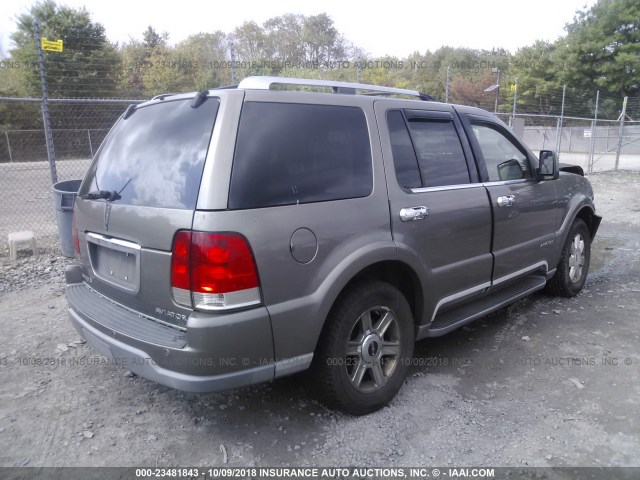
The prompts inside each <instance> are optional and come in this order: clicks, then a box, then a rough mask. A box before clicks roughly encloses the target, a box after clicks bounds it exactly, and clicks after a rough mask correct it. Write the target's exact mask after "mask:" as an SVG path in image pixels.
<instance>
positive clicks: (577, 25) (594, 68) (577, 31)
mask: <svg viewBox="0 0 640 480" xmlns="http://www.w3.org/2000/svg"><path fill="white" fill-rule="evenodd" d="M565 28H566V31H567V36H566V37H565V38H564V39H561V40H560V41H559V46H558V48H559V49H560V50H561V58H562V60H563V62H564V67H565V68H563V69H561V70H560V71H559V77H560V79H561V81H562V82H564V83H566V84H567V85H571V86H573V87H576V88H580V89H583V90H590V91H594V92H595V90H597V89H603V90H606V91H607V92H609V93H616V94H618V95H620V96H637V95H639V94H640V2H638V0H599V1H598V3H596V4H595V5H594V6H593V7H591V8H590V9H589V10H586V11H578V12H577V13H576V16H575V18H574V20H573V22H572V23H570V24H568V25H567V26H566V27H565Z"/></svg>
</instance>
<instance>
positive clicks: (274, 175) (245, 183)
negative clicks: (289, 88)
mask: <svg viewBox="0 0 640 480" xmlns="http://www.w3.org/2000/svg"><path fill="white" fill-rule="evenodd" d="M372 189H373V171H372V166H371V147H370V144H369V133H368V130H367V122H366V119H365V116H364V112H363V111H362V110H361V109H360V108H357V107H338V106H331V105H301V104H288V103H260V102H246V103H245V104H244V107H243V109H242V116H241V118H240V126H239V129H238V140H237V143H236V152H235V157H234V161H233V171H232V175H231V185H230V190H229V208H231V209H244V208H260V207H270V206H275V205H294V204H298V203H310V202H322V201H328V200H338V199H345V198H356V197H366V196H368V195H369V194H370V193H371V191H372Z"/></svg>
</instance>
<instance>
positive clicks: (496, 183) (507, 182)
mask: <svg viewBox="0 0 640 480" xmlns="http://www.w3.org/2000/svg"><path fill="white" fill-rule="evenodd" d="M532 180H535V178H518V179H516V180H495V181H493V182H483V183H482V185H484V186H485V187H495V186H500V185H512V184H520V183H527V182H531V181H532Z"/></svg>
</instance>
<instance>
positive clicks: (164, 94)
mask: <svg viewBox="0 0 640 480" xmlns="http://www.w3.org/2000/svg"><path fill="white" fill-rule="evenodd" d="M173 95H178V94H177V93H161V94H160V95H156V96H155V97H152V98H151V100H164V99H165V98H167V97H171V96H173Z"/></svg>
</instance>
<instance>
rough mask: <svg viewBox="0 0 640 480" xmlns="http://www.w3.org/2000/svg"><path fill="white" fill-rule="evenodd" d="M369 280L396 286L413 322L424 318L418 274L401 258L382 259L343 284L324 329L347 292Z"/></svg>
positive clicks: (325, 320) (415, 322) (326, 318)
mask: <svg viewBox="0 0 640 480" xmlns="http://www.w3.org/2000/svg"><path fill="white" fill-rule="evenodd" d="M367 280H380V281H383V282H386V283H389V284H390V285H393V286H394V287H396V288H397V289H398V290H399V291H400V293H401V294H402V295H403V296H404V297H405V299H406V300H407V303H408V304H409V308H410V309H411V314H412V316H413V323H414V324H417V323H418V320H419V319H421V318H422V316H423V314H424V298H423V290H422V283H421V281H420V278H419V277H418V274H417V273H416V272H415V270H414V269H413V268H411V266H409V265H407V264H406V263H404V262H401V261H399V260H382V261H379V262H376V263H373V264H371V265H368V266H366V267H364V268H362V269H361V270H360V271H358V272H357V273H356V274H355V275H353V276H352V277H351V278H350V279H349V280H348V281H347V282H346V283H345V284H344V285H343V286H342V288H341V289H340V292H339V293H338V295H337V296H336V297H335V298H334V300H333V302H332V304H331V308H330V309H329V310H328V312H327V315H326V316H325V318H324V319H323V325H322V330H324V329H325V328H326V326H327V321H328V319H329V317H330V316H331V312H332V311H333V309H334V308H335V306H336V305H337V304H338V302H339V301H340V299H341V298H342V297H343V296H344V295H345V294H346V292H348V291H349V290H350V289H351V288H352V287H353V286H354V285H356V284H357V283H360V282H363V281H367ZM320 338H322V334H321V335H319V337H318V339H317V340H316V346H315V349H314V351H315V350H317V348H318V341H319V339H320Z"/></svg>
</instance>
